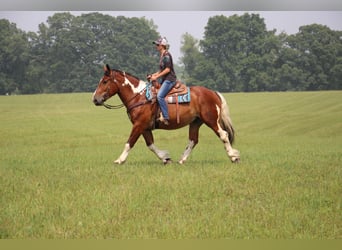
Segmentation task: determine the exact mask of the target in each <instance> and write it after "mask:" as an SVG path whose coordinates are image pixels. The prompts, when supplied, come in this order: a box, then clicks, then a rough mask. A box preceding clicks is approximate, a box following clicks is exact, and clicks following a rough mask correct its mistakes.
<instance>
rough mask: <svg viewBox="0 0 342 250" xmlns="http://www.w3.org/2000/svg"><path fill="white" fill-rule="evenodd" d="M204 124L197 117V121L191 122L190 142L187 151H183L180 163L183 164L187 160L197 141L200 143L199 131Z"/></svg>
mask: <svg viewBox="0 0 342 250" xmlns="http://www.w3.org/2000/svg"><path fill="white" fill-rule="evenodd" d="M202 124H203V122H202V121H201V120H200V119H196V120H195V121H193V122H192V123H190V126H189V143H188V145H187V146H186V148H185V151H184V152H183V155H182V156H181V159H180V160H179V163H180V164H183V163H184V162H185V161H186V159H187V158H188V157H189V155H190V153H191V152H192V150H193V149H194V147H195V146H196V145H197V143H198V131H199V128H200V127H201V125H202Z"/></svg>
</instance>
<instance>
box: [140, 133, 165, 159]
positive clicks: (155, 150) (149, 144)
mask: <svg viewBox="0 0 342 250" xmlns="http://www.w3.org/2000/svg"><path fill="white" fill-rule="evenodd" d="M143 137H144V139H145V142H146V146H147V147H148V148H149V149H150V150H151V151H152V152H153V153H155V155H156V156H157V157H158V158H159V159H160V160H162V161H163V163H164V164H167V163H170V162H171V158H170V154H169V152H168V151H166V150H160V149H158V148H157V147H156V145H154V139H153V134H152V131H151V130H146V131H145V132H143Z"/></svg>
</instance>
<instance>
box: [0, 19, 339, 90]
mask: <svg viewBox="0 0 342 250" xmlns="http://www.w3.org/2000/svg"><path fill="white" fill-rule="evenodd" d="M175 28H177V27H175ZM0 30H1V32H0V94H6V93H9V94H32V93H65V92H89V91H93V90H94V88H95V87H96V83H97V82H98V81H99V78H100V77H101V75H102V65H103V64H105V63H108V64H110V65H111V66H112V67H113V68H117V69H122V70H125V71H127V72H129V73H131V74H134V75H136V76H138V77H139V78H141V79H144V78H145V76H146V74H147V73H150V72H154V71H156V69H157V67H158V65H157V64H158V63H157V62H158V58H159V55H158V53H157V51H156V50H155V48H154V47H153V46H152V43H151V42H152V41H153V40H155V39H156V38H157V37H158V36H159V33H158V32H157V26H156V25H155V24H154V23H153V21H152V20H147V19H146V18H136V17H133V18H127V17H124V16H118V17H113V16H110V15H104V14H101V13H89V14H83V15H81V16H73V15H72V14H70V13H68V12H65V13H56V14H54V15H53V16H50V17H48V20H47V22H46V23H41V24H40V25H39V27H38V32H24V31H22V30H20V29H18V28H17V27H16V25H15V24H14V23H10V22H9V21H8V20H6V19H1V20H0ZM181 52H182V57H181V60H180V63H181V64H180V65H176V71H177V75H178V77H179V78H181V80H183V81H184V82H185V83H186V84H188V85H203V86H207V87H209V88H211V89H215V90H219V91H222V92H232V91H239V92H240V91H244V92H252V91H305V90H336V89H337V90H340V89H342V84H341V79H342V32H341V31H334V30H331V29H330V28H328V27H327V26H323V25H318V24H312V25H306V26H302V27H300V28H299V32H298V33H296V34H294V35H287V34H286V33H284V32H283V33H280V34H279V35H277V34H276V30H271V31H268V30H267V29H266V25H265V22H264V19H263V18H261V17H260V16H259V15H258V14H248V13H246V14H243V15H240V16H239V15H234V16H229V17H227V16H222V15H221V16H214V17H211V18H209V20H208V23H207V25H206V27H205V32H204V37H203V39H202V40H197V39H195V38H194V37H192V36H191V35H190V34H189V33H186V34H183V36H182V46H181Z"/></svg>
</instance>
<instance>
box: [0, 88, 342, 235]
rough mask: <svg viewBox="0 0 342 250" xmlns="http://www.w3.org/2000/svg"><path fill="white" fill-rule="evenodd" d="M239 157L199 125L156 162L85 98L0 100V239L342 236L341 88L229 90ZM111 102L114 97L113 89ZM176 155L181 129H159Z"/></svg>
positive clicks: (160, 140) (119, 117)
mask: <svg viewBox="0 0 342 250" xmlns="http://www.w3.org/2000/svg"><path fill="white" fill-rule="evenodd" d="M225 97H226V98H227V101H228V104H229V105H230V109H231V117H232V119H233V123H234V125H235V129H236V131H237V137H236V143H235V145H234V147H235V148H237V149H239V150H240V153H241V163H240V164H232V163H230V161H229V159H228V157H227V156H226V153H225V151H224V149H223V144H222V143H221V142H220V141H219V139H218V138H217V137H216V136H215V135H214V133H213V132H212V131H210V130H209V129H208V128H206V127H205V126H203V127H202V128H201V130H200V142H199V144H198V146H197V147H196V148H195V149H194V151H193V153H192V155H191V156H190V157H189V159H188V161H187V162H186V164H185V165H178V164H177V163H173V164H170V165H167V166H164V165H163V164H162V163H161V162H160V161H159V160H158V159H157V158H156V157H155V155H154V154H153V153H151V152H150V151H149V150H148V149H147V148H146V146H145V143H144V142H143V140H142V138H140V139H139V141H138V143H137V144H136V146H135V147H134V148H133V150H132V151H131V153H130V155H129V157H128V160H127V162H126V163H125V164H124V165H120V166H114V165H113V164H112V161H113V160H115V159H116V158H117V157H118V156H119V155H120V153H121V152H122V150H123V147H124V143H125V142H126V140H127V138H128V135H129V132H130V128H131V125H130V122H129V120H128V118H127V115H126V112H125V110H124V109H122V110H117V111H113V110H106V109H104V108H102V107H95V106H94V105H93V104H92V103H91V94H90V93H82V94H60V95H32V96H30V95H28V96H1V97H0V120H1V123H0V129H1V134H0V147H1V148H0V150H1V151H0V164H1V165H0V193H1V196H0V210H1V214H0V238H15V239H35V238H39V239H63V238H68V239H69V238H73V239H74V238H77V239H103V238H115V239H151V238H152V239H154V238H158V239H221V238H227V239H247V238H248V239H341V238H342V213H341V205H342V196H341V194H342V186H341V177H342V168H341V167H342V102H341V100H342V92H341V91H332V92H288V93H232V94H225ZM110 102H111V103H119V100H118V98H117V97H114V99H113V100H111V101H110ZM154 135H155V141H156V145H157V146H158V147H159V148H161V149H168V150H169V151H170V153H171V156H172V158H173V159H174V161H175V162H176V161H177V160H178V158H179V157H180V156H181V154H182V152H183V150H184V149H185V146H186V144H187V142H188V139H187V128H184V129H181V130H176V131H168V132H167V131H155V133H154Z"/></svg>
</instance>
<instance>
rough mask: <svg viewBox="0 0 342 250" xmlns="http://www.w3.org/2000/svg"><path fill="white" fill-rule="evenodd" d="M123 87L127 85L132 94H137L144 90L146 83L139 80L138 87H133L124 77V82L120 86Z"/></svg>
mask: <svg viewBox="0 0 342 250" xmlns="http://www.w3.org/2000/svg"><path fill="white" fill-rule="evenodd" d="M125 85H129V86H130V87H131V89H132V91H133V93H134V94H138V93H140V92H142V91H143V90H144V88H145V87H146V82H144V81H142V80H140V81H139V84H138V87H134V85H133V84H132V83H131V82H130V80H128V79H127V77H126V76H125V82H124V83H123V84H122V86H125Z"/></svg>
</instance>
